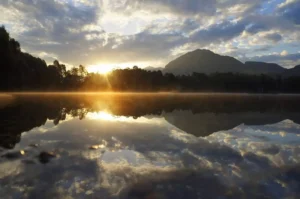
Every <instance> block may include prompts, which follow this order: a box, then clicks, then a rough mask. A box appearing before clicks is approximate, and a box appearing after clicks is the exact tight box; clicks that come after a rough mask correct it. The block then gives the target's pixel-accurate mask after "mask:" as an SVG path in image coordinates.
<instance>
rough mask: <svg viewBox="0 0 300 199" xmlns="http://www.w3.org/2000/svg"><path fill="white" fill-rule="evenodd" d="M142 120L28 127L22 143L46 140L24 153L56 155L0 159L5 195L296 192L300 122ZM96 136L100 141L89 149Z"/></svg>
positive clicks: (271, 194)
mask: <svg viewBox="0 0 300 199" xmlns="http://www.w3.org/2000/svg"><path fill="white" fill-rule="evenodd" d="M139 120H143V118H138V119H133V120H127V122H124V121H122V120H109V121H107V120H103V119H99V120H95V119H89V118H88V117H87V119H86V120H78V119H72V120H67V121H65V122H63V123H61V124H59V125H58V126H57V127H56V128H52V127H53V126H51V125H49V126H48V125H47V124H46V126H44V128H48V130H49V131H47V132H45V133H42V134H41V133H38V129H34V130H33V131H32V132H28V133H27V134H26V136H23V137H22V140H21V143H20V144H19V146H18V147H19V148H20V149H21V148H26V147H27V146H28V144H29V143H32V142H37V143H39V144H40V145H41V146H40V148H38V149H33V148H32V149H28V153H27V154H26V156H25V157H24V159H34V158H35V156H36V155H37V154H38V152H39V151H40V150H54V151H55V152H56V153H58V154H59V158H56V159H54V160H53V161H51V162H50V163H49V164H47V165H40V164H38V163H37V164H33V165H27V164H23V163H21V160H16V161H13V162H12V161H5V160H3V159H1V160H0V171H5V173H4V174H3V173H2V174H1V175H0V176H1V177H0V182H1V184H6V186H5V187H3V188H2V189H0V195H1V196H10V195H11V193H16V194H19V195H23V196H24V198H34V197H35V196H38V195H39V194H42V195H45V198H53V197H55V198H63V197H65V198H67V197H73V198H93V197H100V196H101V197H103V198H146V197H149V196H153V195H155V196H160V197H165V198H201V197H202V198H217V197H221V196H222V197H225V198H241V197H250V198H257V197H260V196H261V195H265V196H266V197H271V198H282V197H288V196H290V197H294V196H295V194H296V193H298V192H299V190H298V191H297V189H296V188H295V186H296V187H297V186H299V178H297V177H295V176H296V175H290V173H292V174H294V173H297V172H298V171H295V170H294V168H295V167H296V166H297V165H298V164H300V156H299V155H300V147H299V143H300V137H298V136H297V134H296V133H297V132H295V131H294V129H296V128H298V126H297V125H295V124H293V123H290V122H289V121H284V122H282V123H278V124H274V125H265V126H245V125H240V126H238V127H236V128H234V129H232V130H229V131H221V132H217V133H214V134H212V135H210V136H208V137H206V138H196V137H194V136H193V135H190V134H187V133H185V132H183V131H181V130H179V129H177V128H175V127H173V126H172V125H170V124H168V123H167V122H166V121H164V120H163V119H161V118H155V119H154V122H151V120H152V119H147V120H149V122H146V123H144V122H141V121H139ZM156 120H159V122H155V121H156ZM286 122H288V124H286ZM281 124H282V126H283V128H281ZM282 132H284V133H285V136H284V137H282V136H281V134H282ZM95 144H98V145H103V147H100V148H99V149H96V150H90V149H89V146H91V145H95ZM6 168H10V170H7V171H6V170H4V169H6ZM17 169H18V172H15V171H16V170H17ZM0 173H1V172H0ZM275 190H276V191H275ZM141 192H142V193H141ZM4 198H5V197H4ZM16 198H17V197H16Z"/></svg>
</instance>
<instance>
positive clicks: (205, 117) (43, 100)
mask: <svg viewBox="0 0 300 199" xmlns="http://www.w3.org/2000/svg"><path fill="white" fill-rule="evenodd" d="M298 103H299V97H298V96H287V95H285V96H279V95H274V96H270V95H268V96H260V95H228V94H227V95H223V94H200V95H195V94H192V95H189V94H144V95H142V94H114V95H108V94H104V95H103V94H102V95H53V96H52V95H48V96H37V95H36V96H34V95H33V96H18V95H16V96H14V97H13V100H12V102H11V103H5V104H6V105H4V107H2V108H0V146H2V147H5V148H13V147H14V145H15V144H16V143H18V142H19V141H20V135H21V133H22V132H25V131H29V130H30V129H32V128H34V127H38V126H41V125H43V124H45V122H46V121H47V120H53V122H54V124H59V121H60V120H64V119H65V117H66V114H69V115H71V116H73V117H79V118H80V119H83V118H84V117H85V114H86V113H88V112H97V111H103V110H105V111H109V112H110V113H111V114H113V115H117V116H132V117H135V118H137V117H140V116H144V115H154V116H156V115H157V116H161V115H162V116H164V117H165V119H166V120H167V121H168V122H170V123H171V124H173V125H175V126H176V127H178V128H180V129H182V130H184V131H186V132H187V133H191V134H194V135H196V136H207V135H209V134H211V133H213V132H216V131H220V130H225V129H231V128H234V127H235V126H237V125H239V124H242V123H245V124H248V125H263V124H272V123H277V122H280V121H282V120H285V119H291V120H293V121H294V122H296V123H299V124H300V107H299V106H298Z"/></svg>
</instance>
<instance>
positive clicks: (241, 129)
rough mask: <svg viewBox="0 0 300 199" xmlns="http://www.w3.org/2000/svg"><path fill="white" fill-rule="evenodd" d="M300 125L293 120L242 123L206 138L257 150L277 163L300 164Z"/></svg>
mask: <svg viewBox="0 0 300 199" xmlns="http://www.w3.org/2000/svg"><path fill="white" fill-rule="evenodd" d="M299 127H300V125H298V124H295V123H293V122H292V121H290V120H285V121H282V122H280V123H277V124H272V125H265V126H245V125H240V126H238V127H236V128H234V129H232V130H229V131H222V132H218V133H214V134H212V135H210V136H208V137H207V138H206V139H207V140H209V141H212V142H218V143H221V144H224V145H226V146H229V147H231V148H234V149H235V150H237V151H240V153H241V154H242V155H244V154H245V153H249V152H251V153H254V154H256V155H258V156H261V157H265V158H267V159H268V160H269V161H270V162H272V163H273V164H274V165H276V166H284V165H291V164H300V153H299V150H300V146H299V144H300V138H299V136H298V134H299V131H297V130H295V129H299Z"/></svg>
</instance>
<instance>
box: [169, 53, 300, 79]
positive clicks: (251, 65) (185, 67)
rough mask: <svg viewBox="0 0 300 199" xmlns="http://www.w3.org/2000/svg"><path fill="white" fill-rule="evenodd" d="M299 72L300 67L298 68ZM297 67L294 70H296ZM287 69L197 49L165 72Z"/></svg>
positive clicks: (282, 71) (247, 72) (251, 72)
mask: <svg viewBox="0 0 300 199" xmlns="http://www.w3.org/2000/svg"><path fill="white" fill-rule="evenodd" d="M296 67H297V70H298V68H299V69H300V66H296ZM296 67H295V68H294V69H296ZM286 70H287V69H285V68H283V67H281V66H280V65H278V64H275V63H265V62H257V61H247V62H245V64H244V63H242V62H240V61H239V60H237V59H235V58H233V57H230V56H224V55H219V54H216V53H214V52H212V51H210V50H207V49H196V50H194V51H191V52H188V53H186V54H184V55H182V56H180V57H178V58H177V59H175V60H173V61H171V62H170V63H168V64H167V65H166V67H165V70H164V72H168V73H174V74H176V75H181V74H185V75H187V74H192V73H193V72H198V73H206V74H211V73H215V72H219V73H228V72H232V73H246V74H274V75H277V74H282V73H285V71H286Z"/></svg>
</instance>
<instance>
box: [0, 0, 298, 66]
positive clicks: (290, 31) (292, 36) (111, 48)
mask: <svg viewBox="0 0 300 199" xmlns="http://www.w3.org/2000/svg"><path fill="white" fill-rule="evenodd" d="M0 24H2V25H4V26H5V27H6V29H7V30H8V31H9V33H10V35H11V37H13V38H15V39H17V40H18V41H19V42H20V44H21V47H22V50H23V51H25V52H28V53H31V54H33V55H35V56H38V57H40V58H42V59H44V60H45V61H46V62H47V63H49V64H50V63H52V62H53V61H54V60H55V59H58V60H59V61H60V62H61V63H65V64H66V65H67V66H69V67H71V66H78V65H79V64H83V65H85V66H87V67H88V70H90V71H98V72H105V71H109V70H111V69H112V68H115V67H120V68H124V67H132V66H134V65H137V66H139V67H141V68H143V67H147V66H152V67H164V66H165V65H166V64H167V63H168V62H169V61H171V60H173V59H174V58H176V57H178V56H180V55H182V54H184V53H187V52H189V51H193V50H195V49H209V50H212V51H214V52H215V53H219V54H222V55H229V56H233V57H235V58H237V59H239V60H241V61H243V62H245V61H250V60H252V61H264V62H272V63H278V64H280V65H282V66H283V67H286V68H291V67H294V66H295V65H297V64H300V0H1V1H0Z"/></svg>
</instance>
